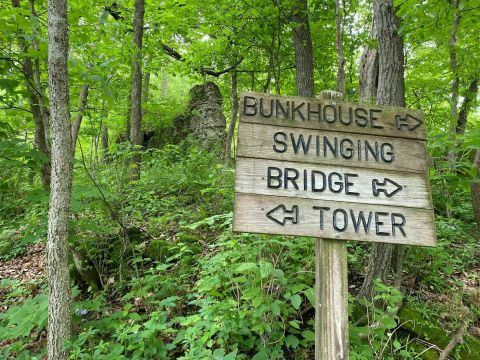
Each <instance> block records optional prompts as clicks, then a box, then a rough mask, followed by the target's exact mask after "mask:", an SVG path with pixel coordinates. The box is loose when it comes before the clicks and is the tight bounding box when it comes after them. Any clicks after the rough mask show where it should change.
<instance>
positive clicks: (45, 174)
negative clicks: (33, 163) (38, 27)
mask: <svg viewBox="0 0 480 360" xmlns="http://www.w3.org/2000/svg"><path fill="white" fill-rule="evenodd" d="M12 5H13V7H16V8H20V0H12ZM24 35H25V34H23V33H22V31H21V30H17V38H18V46H19V48H20V51H21V52H22V53H23V54H24V55H25V58H24V60H23V64H22V70H23V75H24V77H25V81H26V86H27V91H28V93H29V102H30V110H31V112H32V116H33V122H34V124H35V130H34V144H35V147H36V148H37V150H38V151H40V152H42V153H43V154H44V155H45V156H46V157H47V159H48V160H47V161H46V162H44V163H42V164H41V165H40V179H41V181H42V185H43V187H44V188H45V189H49V188H50V177H51V164H50V150H49V148H48V143H47V139H46V137H45V133H46V131H45V127H44V121H43V116H42V108H41V106H40V97H39V91H38V89H37V88H36V86H35V77H34V69H33V64H32V59H30V58H29V57H27V52H28V45H27V42H26V41H25V37H24Z"/></svg>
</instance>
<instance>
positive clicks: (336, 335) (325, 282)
mask: <svg viewBox="0 0 480 360" xmlns="http://www.w3.org/2000/svg"><path fill="white" fill-rule="evenodd" d="M315 257H316V262H315V263H316V268H315V271H316V274H315V295H316V299H317V300H316V303H315V316H316V321H315V360H330V359H338V360H345V359H348V278H347V243H346V242H345V241H339V240H330V239H315Z"/></svg>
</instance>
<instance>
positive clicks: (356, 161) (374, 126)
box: [233, 92, 436, 246]
mask: <svg viewBox="0 0 480 360" xmlns="http://www.w3.org/2000/svg"><path fill="white" fill-rule="evenodd" d="M240 111H241V113H240V123H239V129H238V152H237V167H236V180H235V211H234V221H233V229H234V231H241V232H257V233H267V234H280V235H300V236H314V237H322V238H330V239H338V240H357V241H375V242H385V243H395V244H411V245H424V246H433V245H434V244H435V242H436V235H435V230H434V216H433V207H432V200H431V193H430V187H429V182H428V177H427V172H428V164H427V153H426V145H425V138H426V130H425V126H424V116H423V114H422V112H421V111H419V110H408V109H404V108H398V107H391V106H377V105H366V104H353V103H347V102H343V101H336V100H324V99H311V98H300V97H284V96H274V95H268V94H259V93H253V92H246V93H243V94H242V96H241V106H240Z"/></svg>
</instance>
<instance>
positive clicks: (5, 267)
mask: <svg viewBox="0 0 480 360" xmlns="http://www.w3.org/2000/svg"><path fill="white" fill-rule="evenodd" d="M45 261H46V247H45V244H44V243H37V244H32V245H29V246H28V247H27V248H26V250H25V252H24V253H23V254H21V255H20V256H18V257H16V258H14V259H11V260H4V261H2V260H0V279H11V280H22V281H29V280H36V279H41V278H43V277H44V276H45Z"/></svg>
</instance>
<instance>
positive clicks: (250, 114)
mask: <svg viewBox="0 0 480 360" xmlns="http://www.w3.org/2000/svg"><path fill="white" fill-rule="evenodd" d="M240 101H241V104H240V121H241V122H249V123H260V124H270V125H277V126H286V127H300V128H306V129H316V130H329V131H339V132H350V133H357V134H369V135H382V136H392V137H400V138H406V139H420V140H425V139H426V130H425V124H424V121H425V117H424V115H423V113H422V111H420V110H410V109H405V108H399V107H393V106H378V105H371V104H354V103H348V102H343V101H336V100H321V99H314V98H305V97H295V96H277V95H270V94H261V93H255V92H244V93H242V96H241V100H240Z"/></svg>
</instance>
